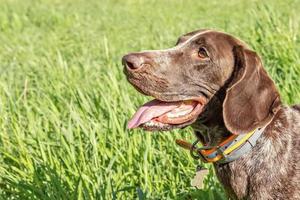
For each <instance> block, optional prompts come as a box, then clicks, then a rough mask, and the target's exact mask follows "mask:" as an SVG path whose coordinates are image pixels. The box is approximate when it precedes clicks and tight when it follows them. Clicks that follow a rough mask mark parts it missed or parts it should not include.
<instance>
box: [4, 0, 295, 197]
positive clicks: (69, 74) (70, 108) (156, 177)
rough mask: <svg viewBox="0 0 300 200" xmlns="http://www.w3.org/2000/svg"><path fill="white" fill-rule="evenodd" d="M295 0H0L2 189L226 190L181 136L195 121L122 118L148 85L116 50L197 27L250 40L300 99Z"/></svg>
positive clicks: (159, 41) (64, 193)
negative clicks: (157, 129) (165, 128)
mask: <svg viewBox="0 0 300 200" xmlns="http://www.w3.org/2000/svg"><path fill="white" fill-rule="evenodd" d="M299 8H300V4H299V2H298V1H290V0H289V1H285V2H282V1H279V0H278V1H276V0H275V1H267V2H265V4H263V5H261V4H260V3H259V2H258V1H257V2H256V1H246V0H245V1H233V0H230V1H217V0H210V1H196V0H194V1H193V0H181V1H167V0H163V1H158V0H156V1H154V0H151V1H138V0H128V1H117V0H113V1H108V0H107V1H105V0H101V1H96V0H93V1H83V0H75V1H71V0H67V1H58V0H54V1H52V0H40V1H25V0H23V1H21V0H18V1H16V0H10V1H4V0H0V199H133V198H137V199H145V198H149V199H176V198H177V199H190V198H192V199H193V198H196V197H197V198H198V199H222V198H223V199H226V198H225V195H224V193H223V190H222V188H221V187H220V185H219V184H218V182H217V181H216V178H215V177H214V176H213V173H212V172H211V173H210V175H209V177H208V178H207V180H206V182H205V183H206V184H205V188H204V189H203V190H196V189H194V188H192V187H191V186H190V180H191V178H192V176H193V174H194V170H195V167H196V165H197V164H198V163H197V162H196V161H194V160H193V159H192V158H191V157H190V156H189V154H188V152H185V151H183V150H182V149H180V148H179V147H177V146H176V145H175V142H174V140H175V138H186V139H187V140H190V141H191V140H193V135H192V130H191V129H185V130H179V131H172V132H171V133H161V134H151V133H146V132H143V131H140V130H134V131H128V130H127V129H126V123H127V120H128V118H129V117H130V116H131V115H132V114H133V113H134V111H135V109H136V107H137V106H138V105H140V104H141V103H143V102H145V101H146V99H148V97H144V96H142V95H140V94H138V93H137V92H136V91H135V90H134V89H133V88H132V87H131V86H130V85H129V84H128V83H127V81H126V79H125V77H124V75H123V73H122V66H121V63H120V59H121V57H122V55H123V54H125V53H127V52H129V51H139V50H142V49H161V48H167V47H170V46H172V45H174V44H175V42H176V40H177V37H178V36H180V35H181V34H183V33H186V32H189V31H192V30H195V29H198V28H205V27H208V28H214V29H217V30H222V31H226V32H229V33H231V34H234V35H236V36H237V37H239V38H241V39H243V40H245V41H246V42H247V43H248V44H249V45H250V46H251V47H252V48H253V49H255V50H256V51H257V52H258V53H259V54H260V55H261V56H262V59H263V61H264V63H265V67H266V69H267V70H268V72H269V73H270V75H271V76H272V78H273V79H274V80H275V82H276V84H277V86H278V88H279V89H280V92H281V94H282V97H283V101H284V102H285V103H296V102H297V101H298V102H299V99H300V79H299V77H300V63H299V62H300V61H299V52H300V50H299V44H300V42H299V17H297V12H298V11H299Z"/></svg>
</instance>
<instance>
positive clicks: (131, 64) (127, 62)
mask: <svg viewBox="0 0 300 200" xmlns="http://www.w3.org/2000/svg"><path fill="white" fill-rule="evenodd" d="M122 63H123V65H124V66H125V67H126V68H127V69H128V70H135V69H139V68H140V67H142V66H143V65H144V63H145V60H144V58H143V56H138V55H136V54H127V55H125V56H124V57H123V58H122Z"/></svg>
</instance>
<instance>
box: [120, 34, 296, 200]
mask: <svg viewBox="0 0 300 200" xmlns="http://www.w3.org/2000/svg"><path fill="white" fill-rule="evenodd" d="M199 49H200V50H201V52H200V57H199V55H198V54H199ZM203 51H204V52H203ZM123 63H124V65H125V70H124V71H125V74H126V75H127V78H128V80H129V82H130V83H132V84H133V85H134V86H135V87H136V88H137V89H138V90H139V91H141V92H142V93H144V94H146V95H151V96H153V97H155V98H156V99H159V100H162V101H179V100H186V99H193V98H197V97H199V96H201V97H205V98H206V99H207V101H208V103H207V105H206V107H205V111H204V112H203V113H202V114H201V115H200V116H199V117H198V119H195V120H194V121H192V122H190V123H189V124H192V127H193V128H194V129H195V134H196V136H197V137H198V138H199V139H200V140H201V141H202V142H203V143H205V144H208V145H216V144H218V143H219V142H220V141H222V140H223V139H224V138H226V137H228V135H229V133H235V134H243V133H247V132H249V131H252V130H254V129H256V128H258V127H263V126H265V125H266V124H268V125H267V127H266V129H265V130H264V132H263V134H262V136H261V137H260V138H259V140H258V141H257V144H256V146H255V147H254V148H253V149H252V151H251V152H249V153H247V154H245V155H243V156H242V157H240V158H239V159H237V160H235V161H233V162H231V163H228V164H224V165H215V171H216V174H217V176H218V178H219V180H220V182H221V183H222V184H223V186H224V188H225V189H226V191H227V193H228V195H229V197H230V198H231V199H285V200H286V199H293V200H294V199H300V162H299V159H300V139H299V138H300V137H299V136H300V105H295V106H292V107H287V106H283V105H282V104H281V101H280V96H279V93H278V91H277V89H276V87H275V84H274V82H273V81H272V80H271V78H270V77H269V76H268V75H267V73H266V71H265V70H264V69H263V66H262V62H261V60H260V58H259V56H258V55H257V54H256V53H255V52H254V51H252V50H250V49H249V48H248V47H247V45H246V44H245V43H244V42H242V41H240V40H238V39H236V38H234V37H233V36H231V35H228V34H225V33H222V32H217V31H212V30H199V31H194V32H191V33H188V34H186V35H184V36H182V37H180V38H179V40H178V42H177V44H176V46H175V47H174V48H171V49H167V50H158V51H143V52H139V53H131V54H128V55H126V56H124V57H123ZM189 124H184V126H186V125H189ZM177 127H182V126H168V128H167V129H171V128H177ZM165 129H166V128H164V130H165ZM157 130H160V129H159V128H157Z"/></svg>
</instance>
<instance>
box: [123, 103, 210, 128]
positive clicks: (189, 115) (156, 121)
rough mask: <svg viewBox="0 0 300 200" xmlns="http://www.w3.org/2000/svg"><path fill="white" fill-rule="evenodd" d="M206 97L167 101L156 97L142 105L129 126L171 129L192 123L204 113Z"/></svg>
mask: <svg viewBox="0 0 300 200" xmlns="http://www.w3.org/2000/svg"><path fill="white" fill-rule="evenodd" d="M205 104H206V100H205V99H204V98H196V99H190V100H183V101H174V102H165V101H160V100H157V99H154V100H152V101H149V102H147V103H145V104H144V105H142V106H141V107H140V108H139V109H138V110H137V112H136V113H135V114H134V115H133V117H132V119H131V120H130V121H129V122H128V128H129V129H132V128H138V127H141V128H143V129H146V130H170V129H173V128H182V127H185V126H187V125H189V124H192V123H193V122H194V121H196V119H197V118H198V116H199V115H200V114H201V113H202V111H203V108H204V106H205Z"/></svg>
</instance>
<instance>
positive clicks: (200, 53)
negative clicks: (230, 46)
mask: <svg viewBox="0 0 300 200" xmlns="http://www.w3.org/2000/svg"><path fill="white" fill-rule="evenodd" d="M198 56H199V58H207V57H208V54H207V52H206V49H205V48H203V47H200V48H199V51H198Z"/></svg>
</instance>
